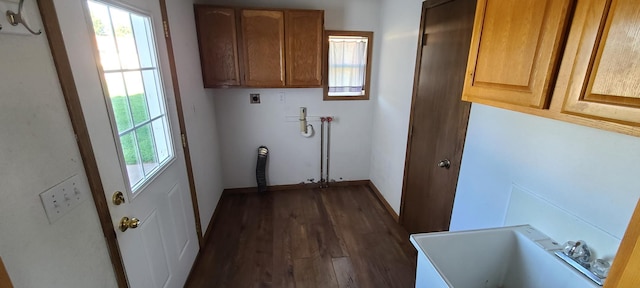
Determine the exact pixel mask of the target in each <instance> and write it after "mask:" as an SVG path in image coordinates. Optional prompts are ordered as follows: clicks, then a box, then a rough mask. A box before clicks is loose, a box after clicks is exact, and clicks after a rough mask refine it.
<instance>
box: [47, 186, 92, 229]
mask: <svg viewBox="0 0 640 288" xmlns="http://www.w3.org/2000/svg"><path fill="white" fill-rule="evenodd" d="M85 190H86V189H85V186H84V185H83V183H82V182H81V181H80V177H79V176H78V175H73V176H71V178H69V179H67V180H64V181H62V183H60V184H58V185H56V186H53V187H51V188H50V189H49V190H47V191H44V192H42V193H40V199H41V200H42V205H43V206H44V210H45V212H46V213H47V218H49V223H52V224H53V222H55V221H56V220H58V219H60V217H62V215H64V214H67V213H68V212H69V211H71V210H73V208H75V207H76V206H78V205H79V204H80V203H82V202H84V200H86V198H88V195H87V193H88V191H85Z"/></svg>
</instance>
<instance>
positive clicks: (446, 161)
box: [438, 159, 451, 169]
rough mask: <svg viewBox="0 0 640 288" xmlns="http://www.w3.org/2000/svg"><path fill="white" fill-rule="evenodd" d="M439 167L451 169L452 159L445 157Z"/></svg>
mask: <svg viewBox="0 0 640 288" xmlns="http://www.w3.org/2000/svg"><path fill="white" fill-rule="evenodd" d="M438 167H440V168H445V169H449V168H450V167H451V161H449V159H444V160H442V161H440V163H438Z"/></svg>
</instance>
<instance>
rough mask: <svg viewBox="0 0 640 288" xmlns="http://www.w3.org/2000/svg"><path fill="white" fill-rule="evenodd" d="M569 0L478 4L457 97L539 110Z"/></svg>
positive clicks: (556, 57)
mask: <svg viewBox="0 0 640 288" xmlns="http://www.w3.org/2000/svg"><path fill="white" fill-rule="evenodd" d="M571 2H572V1H571V0H479V1H478V4H477V9H476V16H475V17H476V18H475V23H474V31H473V36H472V39H471V49H470V52H469V61H468V64H467V75H466V78H465V83H464V90H463V95H462V99H463V100H466V101H472V102H480V103H489V104H490V103H491V102H500V103H508V104H515V105H520V106H526V107H536V108H545V107H546V106H547V105H548V104H549V99H550V94H551V90H552V85H553V84H554V81H555V76H556V72H557V70H558V66H559V58H560V56H561V55H560V52H561V51H562V48H563V43H564V36H565V31H566V26H567V22H568V19H569V14H570V10H571V9H570V8H571V7H570V4H571Z"/></svg>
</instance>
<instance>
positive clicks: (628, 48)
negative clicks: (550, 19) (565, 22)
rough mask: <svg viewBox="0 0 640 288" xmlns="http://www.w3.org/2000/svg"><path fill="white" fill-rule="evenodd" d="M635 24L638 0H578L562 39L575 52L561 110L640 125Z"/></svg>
mask: <svg viewBox="0 0 640 288" xmlns="http://www.w3.org/2000/svg"><path fill="white" fill-rule="evenodd" d="M638 23H640V4H639V3H638V2H637V0H609V1H607V0H592V1H582V2H580V3H578V6H577V7H576V16H575V17H574V23H573V24H572V28H571V35H570V36H571V37H570V38H569V41H568V43H567V47H573V46H575V47H576V49H577V51H576V58H575V60H574V63H573V69H572V72H571V76H570V81H569V87H568V89H567V95H566V98H565V103H564V106H563V112H565V113H572V114H578V115H581V116H586V117H591V118H597V119H605V120H609V121H613V122H620V123H624V124H629V125H633V126H640V25H638ZM574 35H575V36H576V37H573V36H574ZM574 43H575V44H574Z"/></svg>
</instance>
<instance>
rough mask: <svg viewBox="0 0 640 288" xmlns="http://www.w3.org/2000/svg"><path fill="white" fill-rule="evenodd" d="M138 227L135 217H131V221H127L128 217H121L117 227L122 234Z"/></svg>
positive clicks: (138, 223)
mask: <svg viewBox="0 0 640 288" xmlns="http://www.w3.org/2000/svg"><path fill="white" fill-rule="evenodd" d="M138 226H140V220H138V218H135V217H131V219H129V217H122V219H120V225H118V227H119V228H120V231H122V232H124V231H127V229H129V228H131V229H135V228H138Z"/></svg>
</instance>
